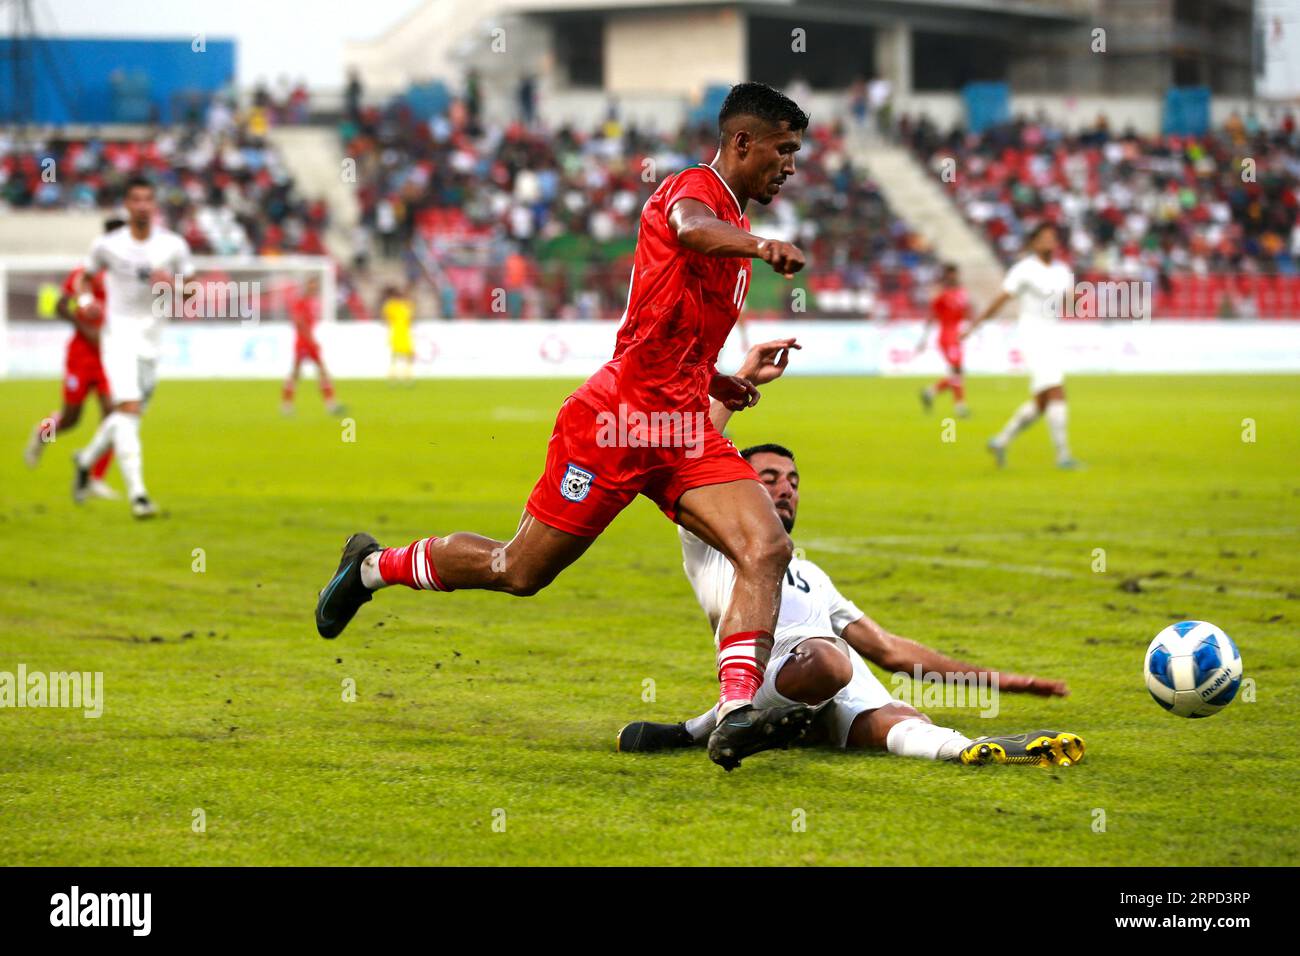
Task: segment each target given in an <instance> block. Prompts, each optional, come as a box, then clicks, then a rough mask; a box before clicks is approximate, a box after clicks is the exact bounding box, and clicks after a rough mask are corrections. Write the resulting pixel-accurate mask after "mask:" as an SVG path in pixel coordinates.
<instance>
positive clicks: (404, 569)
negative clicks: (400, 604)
mask: <svg viewBox="0 0 1300 956" xmlns="http://www.w3.org/2000/svg"><path fill="white" fill-rule="evenodd" d="M595 415H596V413H595V412H594V411H592V410H591V409H590V408H588V407H587V406H585V405H583V404H582V403H581V402H578V401H577V400H575V399H572V398H571V399H569V400H568V401H566V402H565V403H564V405H562V406H561V408H560V412H559V414H558V415H557V416H556V419H555V428H554V430H553V432H552V435H551V440H550V442H549V443H548V445H547V452H546V466H545V469H544V471H543V473H542V476H541V477H540V478H539V479H538V481H537V483H536V484H535V485H534V486H533V491H532V494H531V495H529V498H528V504H527V507H526V510H525V511H524V513H523V516H522V517H521V518H520V520H519V526H518V528H517V529H516V531H515V535H514V537H513V538H511V539H510V540H509V541H498V540H496V539H495V538H488V537H484V536H483V535H479V534H473V533H471V532H465V531H460V532H456V533H454V534H449V535H446V536H444V537H432V536H431V537H425V538H420V539H418V540H416V541H413V542H411V543H410V544H408V545H406V546H405V547H401V548H384V547H381V546H380V545H379V543H378V542H377V541H375V539H374V538H372V537H371V536H370V535H368V534H364V533H361V534H354V535H353V536H352V537H350V538H349V539H348V541H347V543H346V544H345V545H344V548H343V558H342V560H341V561H340V562H339V566H338V570H337V571H336V572H335V575H334V577H333V578H332V579H331V580H330V582H329V583H328V584H326V586H325V587H324V588H322V589H321V592H320V595H319V597H318V600H317V604H316V627H317V630H318V631H319V632H320V634H321V636H322V637H335V636H336V635H338V634H339V633H340V632H341V631H342V630H343V628H344V627H345V626H346V625H347V623H348V621H350V620H351V619H352V617H353V615H355V614H356V612H357V609H358V608H359V607H360V606H361V605H362V604H365V603H366V602H367V601H369V600H370V599H371V597H372V595H373V593H374V591H376V590H378V589H380V588H382V587H387V586H389V585H393V584H403V585H405V586H406V587H409V588H413V589H416V590H432V591H454V590H458V589H480V590H490V591H502V592H505V593H507V594H514V595H517V596H520V597H527V596H529V595H533V594H536V593H537V592H538V591H540V590H541V589H542V588H544V587H546V586H547V585H548V584H550V583H551V582H552V581H553V580H555V577H556V575H558V574H559V573H560V572H561V571H563V570H564V569H565V568H567V567H568V566H569V565H570V564H572V563H573V562H574V561H576V560H577V559H578V558H580V557H581V556H582V555H583V553H584V552H585V551H586V550H587V549H588V548H589V547H591V543H592V542H593V541H594V540H595V539H596V538H597V537H598V536H599V535H600V533H601V532H602V531H603V530H604V529H605V527H606V525H608V524H609V522H610V521H612V520H613V519H614V517H615V516H616V515H617V514H618V513H619V512H620V511H621V510H622V509H623V508H624V507H626V506H627V505H628V503H629V502H631V500H632V499H633V498H634V497H636V490H635V489H631V488H625V487H621V486H620V485H619V484H618V483H617V482H616V481H615V482H611V481H610V479H611V478H613V477H614V476H616V474H617V472H618V469H617V463H616V462H612V461H609V460H608V459H603V460H602V459H601V457H600V453H599V451H598V450H595V449H593V448H591V447H590V446H591V443H592V442H593V441H594V440H595V436H596V434H597V432H596V429H595V428H594V427H593V421H594V419H595ZM592 460H599V461H602V465H601V467H599V468H597V467H595V466H592V467H590V468H581V467H579V466H577V465H575V461H577V462H588V463H590V461H592ZM605 463H608V464H609V468H608V469H607V468H605V467H604V464H605ZM598 476H599V477H598Z"/></svg>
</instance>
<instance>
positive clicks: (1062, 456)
mask: <svg viewBox="0 0 1300 956" xmlns="http://www.w3.org/2000/svg"><path fill="white" fill-rule="evenodd" d="M1043 417H1044V418H1046V419H1047V430H1048V431H1049V432H1050V433H1051V436H1052V444H1053V445H1055V446H1056V460H1057V461H1065V460H1066V459H1067V458H1069V457H1070V439H1069V437H1068V435H1067V434H1066V431H1065V421H1066V414H1065V402H1063V401H1061V400H1060V399H1057V400H1056V401H1052V402H1048V403H1047V411H1046V412H1044V413H1043Z"/></svg>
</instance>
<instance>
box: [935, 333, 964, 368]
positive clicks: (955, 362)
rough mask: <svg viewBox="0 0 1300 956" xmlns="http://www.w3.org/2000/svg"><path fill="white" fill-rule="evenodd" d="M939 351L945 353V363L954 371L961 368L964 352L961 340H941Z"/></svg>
mask: <svg viewBox="0 0 1300 956" xmlns="http://www.w3.org/2000/svg"><path fill="white" fill-rule="evenodd" d="M939 351H940V352H942V353H943V358H944V361H945V362H947V363H948V364H949V366H951V367H952V368H954V369H959V368H961V361H962V358H963V356H962V350H961V339H940V340H939Z"/></svg>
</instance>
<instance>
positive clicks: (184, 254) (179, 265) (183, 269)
mask: <svg viewBox="0 0 1300 956" xmlns="http://www.w3.org/2000/svg"><path fill="white" fill-rule="evenodd" d="M174 269H175V274H176V275H178V276H192V275H194V255H193V254H192V253H191V252H190V244H189V243H188V242H186V241H185V239H184V237H183V236H177V237H176V261H175V265H174Z"/></svg>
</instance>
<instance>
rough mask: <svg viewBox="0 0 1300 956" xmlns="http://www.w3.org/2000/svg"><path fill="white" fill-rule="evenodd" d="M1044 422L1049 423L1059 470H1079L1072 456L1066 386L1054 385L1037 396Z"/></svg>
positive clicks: (1048, 427) (1048, 426)
mask: <svg viewBox="0 0 1300 956" xmlns="http://www.w3.org/2000/svg"><path fill="white" fill-rule="evenodd" d="M1037 400H1038V403H1039V408H1040V409H1042V413H1043V420H1044V421H1046V422H1047V430H1048V434H1050V435H1051V437H1052V447H1053V448H1055V449H1056V465H1057V467H1058V468H1067V469H1069V468H1078V467H1079V462H1078V461H1077V460H1076V459H1075V457H1074V456H1073V455H1071V454H1070V436H1069V430H1068V428H1067V418H1068V416H1067V414H1066V405H1065V385H1064V384H1059V385H1053V386H1051V387H1050V388H1046V389H1044V390H1043V391H1042V392H1040V393H1039V394H1038V396H1037Z"/></svg>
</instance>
